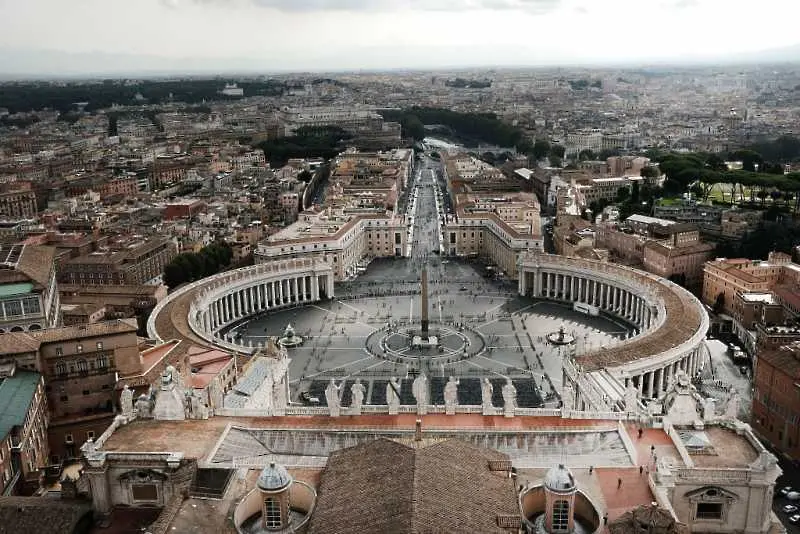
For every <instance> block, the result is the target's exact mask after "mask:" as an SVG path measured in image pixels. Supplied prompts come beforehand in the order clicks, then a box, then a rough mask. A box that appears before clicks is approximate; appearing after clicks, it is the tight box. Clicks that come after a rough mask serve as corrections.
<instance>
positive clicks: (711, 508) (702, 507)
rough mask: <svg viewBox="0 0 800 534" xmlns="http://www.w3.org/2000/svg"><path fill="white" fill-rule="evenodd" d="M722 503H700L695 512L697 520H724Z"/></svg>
mask: <svg viewBox="0 0 800 534" xmlns="http://www.w3.org/2000/svg"><path fill="white" fill-rule="evenodd" d="M722 512H723V509H722V503H721V502H699V503H697V509H696V511H695V518H696V519H713V520H721V519H722Z"/></svg>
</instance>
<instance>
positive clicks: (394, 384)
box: [386, 376, 400, 415]
mask: <svg viewBox="0 0 800 534" xmlns="http://www.w3.org/2000/svg"><path fill="white" fill-rule="evenodd" d="M386 404H388V405H389V414H391V415H397V412H398V411H399V410H400V381H399V380H398V379H397V377H394V376H393V377H392V378H390V379H389V383H388V384H386Z"/></svg>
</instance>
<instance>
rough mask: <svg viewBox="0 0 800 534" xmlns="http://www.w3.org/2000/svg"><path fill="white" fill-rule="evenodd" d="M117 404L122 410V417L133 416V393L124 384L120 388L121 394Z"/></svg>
mask: <svg viewBox="0 0 800 534" xmlns="http://www.w3.org/2000/svg"><path fill="white" fill-rule="evenodd" d="M119 404H120V408H121V409H122V415H125V416H128V417H130V416H131V415H133V391H131V388H129V387H128V384H125V387H123V388H122V393H120V396H119Z"/></svg>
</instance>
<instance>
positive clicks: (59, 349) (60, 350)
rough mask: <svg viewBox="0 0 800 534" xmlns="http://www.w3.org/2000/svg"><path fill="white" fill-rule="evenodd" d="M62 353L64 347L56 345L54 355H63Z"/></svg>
mask: <svg viewBox="0 0 800 534" xmlns="http://www.w3.org/2000/svg"><path fill="white" fill-rule="evenodd" d="M63 355H64V349H62V348H61V347H56V356H63Z"/></svg>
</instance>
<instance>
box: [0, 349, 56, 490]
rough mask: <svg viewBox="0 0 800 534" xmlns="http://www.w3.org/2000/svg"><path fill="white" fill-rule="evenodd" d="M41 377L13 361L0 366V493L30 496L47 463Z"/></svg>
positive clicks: (45, 402)
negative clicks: (21, 367) (20, 367)
mask: <svg viewBox="0 0 800 534" xmlns="http://www.w3.org/2000/svg"><path fill="white" fill-rule="evenodd" d="M48 420H49V414H48V409H47V396H46V395H45V385H44V379H43V377H42V375H41V374H39V373H37V372H36V371H29V370H25V369H19V368H18V367H17V366H16V365H15V364H14V362H10V363H5V364H3V365H0V494H2V495H18V494H24V495H30V494H31V493H33V491H35V490H36V489H38V487H39V475H40V469H41V468H43V467H45V466H46V465H47V464H48V461H49V458H50V452H49V447H48V440H47V425H48Z"/></svg>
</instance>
